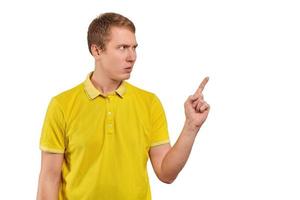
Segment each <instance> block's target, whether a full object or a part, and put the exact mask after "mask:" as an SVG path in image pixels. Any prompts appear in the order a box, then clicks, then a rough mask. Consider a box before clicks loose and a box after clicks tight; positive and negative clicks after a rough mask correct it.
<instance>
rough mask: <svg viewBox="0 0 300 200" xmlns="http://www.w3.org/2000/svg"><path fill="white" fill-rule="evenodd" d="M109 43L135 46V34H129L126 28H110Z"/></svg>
mask: <svg viewBox="0 0 300 200" xmlns="http://www.w3.org/2000/svg"><path fill="white" fill-rule="evenodd" d="M109 43H112V44H129V45H135V44H136V38H135V34H134V33H133V32H131V31H130V30H129V29H128V28H124V27H112V28H111V29H110V40H109Z"/></svg>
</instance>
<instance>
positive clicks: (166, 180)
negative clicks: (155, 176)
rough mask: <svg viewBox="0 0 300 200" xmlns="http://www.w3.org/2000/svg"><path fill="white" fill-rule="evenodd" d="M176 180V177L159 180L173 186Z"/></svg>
mask: <svg viewBox="0 0 300 200" xmlns="http://www.w3.org/2000/svg"><path fill="white" fill-rule="evenodd" d="M175 179H176V177H174V178H166V177H164V178H162V177H161V178H159V180H160V181H161V182H163V183H165V184H172V183H173V182H174V181H175Z"/></svg>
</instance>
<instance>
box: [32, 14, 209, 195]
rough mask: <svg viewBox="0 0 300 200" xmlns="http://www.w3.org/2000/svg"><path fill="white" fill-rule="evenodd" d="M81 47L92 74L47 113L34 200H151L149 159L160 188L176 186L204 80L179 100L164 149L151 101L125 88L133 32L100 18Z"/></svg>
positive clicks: (159, 115) (114, 19) (112, 18)
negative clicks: (172, 137) (176, 132)
mask: <svg viewBox="0 0 300 200" xmlns="http://www.w3.org/2000/svg"><path fill="white" fill-rule="evenodd" d="M88 46H89V51H90V53H91V54H92V56H93V57H94V58H95V70H94V71H93V72H91V73H89V74H88V76H87V78H86V80H85V81H83V82H82V83H80V84H79V85H77V86H75V87H74V88H72V89H69V90H67V91H64V92H62V93H60V94H58V95H56V96H54V97H53V98H52V99H51V101H50V104H49V106H48V110H47V113H46V117H45V121H44V125H43V129H42V134H41V139H40V149H41V150H42V163H41V172H40V177H39V186H38V194H37V199H38V200H48V199H60V200H62V199H70V200H85V199H92V200H97V199H99V200H150V199H151V192H150V185H149V180H148V175H147V161H148V158H149V157H150V160H151V163H152V166H153V169H154V171H155V173H156V175H157V177H158V178H159V180H161V181H162V182H164V183H168V184H170V183H172V182H173V181H174V180H175V179H176V177H177V175H178V173H179V172H180V171H181V169H182V168H183V167H184V165H185V163H186V161H187V159H188V157H189V154H190V151H191V148H192V145H193V142H194V140H195V137H196V135H197V133H198V131H199V129H200V127H201V126H202V124H203V123H204V121H205V119H206V118H207V115H208V113H209V109H210V107H209V105H208V104H207V103H206V102H205V101H204V100H203V95H202V90H203V89H204V86H205V84H206V83H207V81H208V77H207V78H205V79H204V80H203V81H202V83H201V85H200V86H199V88H198V89H197V91H196V92H195V94H194V95H191V96H190V97H189V98H188V99H187V100H186V102H185V104H184V107H185V115H186V121H185V124H184V127H183V130H182V132H181V134H180V136H179V138H178V140H177V142H176V143H175V144H174V146H173V147H171V145H170V142H169V135H168V128H167V121H166V117H165V113H164V110H163V107H162V105H161V103H160V101H159V99H158V97H157V96H156V95H155V94H153V93H151V92H148V91H145V90H142V89H140V88H137V87H135V86H133V85H131V84H130V83H128V82H127V81H125V80H127V79H129V78H130V73H131V71H132V68H133V66H134V63H135V61H136V47H137V42H136V38H135V26H134V24H133V23H132V22H131V21H130V20H129V19H127V18H126V17H124V16H122V15H119V14H116V13H104V14H102V15H100V16H99V17H97V18H96V19H94V20H93V21H92V23H91V24H90V26H89V30H88Z"/></svg>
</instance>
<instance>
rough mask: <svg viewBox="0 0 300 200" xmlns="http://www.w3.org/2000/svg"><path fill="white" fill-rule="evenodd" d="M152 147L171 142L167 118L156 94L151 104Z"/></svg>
mask: <svg viewBox="0 0 300 200" xmlns="http://www.w3.org/2000/svg"><path fill="white" fill-rule="evenodd" d="M150 134H151V135H150V138H151V145H150V146H151V147H153V146H157V145H160V144H166V143H169V132H168V125H167V119H166V115H165V111H164V109H163V106H162V104H161V102H160V100H159V98H158V97H157V96H156V95H154V98H153V100H152V106H151V133H150Z"/></svg>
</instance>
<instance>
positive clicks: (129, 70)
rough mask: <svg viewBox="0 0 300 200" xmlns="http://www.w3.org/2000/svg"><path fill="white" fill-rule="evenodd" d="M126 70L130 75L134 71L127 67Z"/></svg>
mask: <svg viewBox="0 0 300 200" xmlns="http://www.w3.org/2000/svg"><path fill="white" fill-rule="evenodd" d="M124 70H125V71H126V72H128V73H130V72H131V71H132V67H126V68H124Z"/></svg>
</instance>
